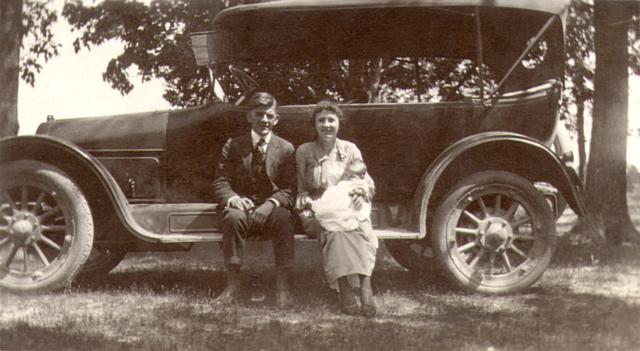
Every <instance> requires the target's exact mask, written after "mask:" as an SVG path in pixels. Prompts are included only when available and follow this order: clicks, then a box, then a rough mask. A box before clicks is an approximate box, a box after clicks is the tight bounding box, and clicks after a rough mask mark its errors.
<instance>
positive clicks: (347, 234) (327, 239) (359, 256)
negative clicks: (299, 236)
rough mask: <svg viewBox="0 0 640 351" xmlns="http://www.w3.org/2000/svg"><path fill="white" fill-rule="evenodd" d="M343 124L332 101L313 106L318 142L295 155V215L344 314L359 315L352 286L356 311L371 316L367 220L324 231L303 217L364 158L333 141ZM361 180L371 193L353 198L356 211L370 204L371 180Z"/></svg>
mask: <svg viewBox="0 0 640 351" xmlns="http://www.w3.org/2000/svg"><path fill="white" fill-rule="evenodd" d="M341 120H344V117H343V113H342V110H341V109H340V108H339V107H338V105H336V104H335V103H334V102H331V101H326V100H325V101H321V102H319V103H318V104H317V105H316V106H315V108H314V110H313V113H312V115H311V121H312V123H313V126H314V129H315V131H316V135H317V136H316V140H315V141H312V142H309V143H306V144H303V145H301V146H300V147H299V148H298V150H296V170H297V174H298V197H297V199H296V210H298V212H299V213H300V214H301V215H300V218H301V220H302V223H303V226H304V229H305V232H306V233H307V234H308V235H310V236H317V237H319V240H320V243H321V246H322V258H323V265H324V273H325V277H326V279H327V282H328V283H329V284H330V285H331V286H332V287H335V286H336V282H337V287H338V290H339V292H340V301H341V303H342V310H343V312H345V313H347V314H351V315H354V314H357V313H358V312H359V310H358V304H357V300H356V295H355V294H354V291H353V286H355V285H357V284H359V285H360V292H361V295H360V303H361V310H360V312H361V313H362V314H363V315H365V316H367V317H372V316H374V315H375V313H376V308H375V304H374V301H373V291H372V290H371V273H372V272H373V267H374V265H375V261H376V250H377V239H376V238H375V235H371V222H370V219H366V223H363V224H362V225H361V226H360V227H359V228H357V229H355V230H351V231H328V230H326V229H324V228H322V227H321V226H320V224H319V223H318V222H317V221H316V220H315V219H314V218H313V216H312V215H311V216H310V215H309V214H308V212H307V211H308V209H309V208H310V204H311V203H312V202H313V201H314V200H316V199H318V198H319V197H320V196H321V195H322V193H323V192H324V191H325V190H326V189H327V188H328V187H330V186H333V185H335V184H336V183H338V181H340V179H341V178H342V176H343V174H344V172H345V168H346V167H347V165H349V164H350V163H351V162H352V161H353V160H362V154H361V153H360V150H358V148H357V147H356V146H355V144H353V143H351V142H348V141H345V140H341V139H339V138H338V137H337V135H338V130H339V129H340V123H341ZM365 180H366V182H367V184H368V185H369V189H368V190H369V191H368V192H366V194H354V195H353V197H352V202H353V207H354V208H355V209H359V208H361V207H362V206H363V204H365V202H370V201H371V197H372V196H373V193H374V190H375V189H374V184H373V180H372V179H371V177H369V175H368V174H367V175H366V176H365ZM305 209H306V211H303V210H305Z"/></svg>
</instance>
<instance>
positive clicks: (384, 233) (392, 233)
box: [159, 228, 420, 243]
mask: <svg viewBox="0 0 640 351" xmlns="http://www.w3.org/2000/svg"><path fill="white" fill-rule="evenodd" d="M373 233H374V234H376V235H377V236H378V239H380V240H398V239H400V240H402V239H404V240H413V239H418V238H419V237H420V233H418V232H411V231H408V230H405V229H401V228H384V229H374V230H373ZM159 236H160V242H162V243H203V242H222V233H221V232H219V231H217V232H210V233H192V234H163V235H159ZM295 240H296V241H315V240H316V239H315V238H312V237H309V236H307V235H305V234H296V235H295Z"/></svg>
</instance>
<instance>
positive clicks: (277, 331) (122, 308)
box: [0, 198, 640, 350]
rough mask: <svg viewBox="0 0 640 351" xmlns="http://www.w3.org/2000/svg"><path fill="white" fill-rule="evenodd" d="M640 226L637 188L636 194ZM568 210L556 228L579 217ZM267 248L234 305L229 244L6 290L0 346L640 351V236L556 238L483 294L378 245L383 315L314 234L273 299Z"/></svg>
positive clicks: (132, 259)
mask: <svg viewBox="0 0 640 351" xmlns="http://www.w3.org/2000/svg"><path fill="white" fill-rule="evenodd" d="M631 201H632V202H631V203H630V209H631V211H632V218H633V219H634V222H635V223H636V224H639V221H638V220H639V218H638V216H639V215H640V207H639V206H638V203H639V202H640V199H638V198H632V199H631ZM574 220H575V218H574V217H571V216H565V217H563V218H562V219H561V221H560V222H559V224H558V229H559V232H565V231H566V230H567V229H568V228H570V226H571V224H572V222H573V221H574ZM269 248H270V246H269V245H268V244H266V243H254V244H252V246H251V247H250V248H249V249H250V250H249V251H250V252H249V253H248V256H249V257H251V260H250V261H249V262H248V265H247V269H246V270H245V274H244V276H243V282H242V284H243V296H242V298H241V301H240V303H239V304H238V305H235V306H230V307H224V308H219V307H215V306H213V305H212V301H213V299H214V297H215V296H216V294H218V293H219V292H220V291H221V290H222V289H223V287H224V272H223V269H222V261H221V256H222V255H221V251H220V249H219V248H218V247H217V245H198V246H194V248H193V249H192V250H191V251H190V252H187V253H154V254H129V255H128V256H127V258H126V259H125V260H124V261H123V262H122V263H121V264H120V265H119V266H118V267H117V268H116V269H115V270H114V271H113V272H112V273H111V274H109V275H106V276H103V277H100V278H99V279H96V280H93V281H83V282H78V283H77V284H75V285H74V286H73V287H71V288H69V289H67V290H65V291H63V292H58V293H48V294H41V295H25V296H18V295H10V294H0V350H129V349H135V350H247V349H250V350H281V349H291V350H306V349H309V350H377V349H385V350H387V349H394V350H417V349H435V350H439V349H443V350H634V349H635V350H637V349H640V335H639V334H638V330H640V247H638V246H620V247H605V248H603V249H601V251H598V252H593V251H592V249H591V248H589V247H585V246H580V245H574V244H572V243H571V242H569V241H568V240H560V245H559V248H558V251H557V254H556V259H555V261H554V263H553V264H552V266H551V267H550V268H549V269H548V270H547V272H546V273H545V274H544V275H543V277H542V278H541V280H540V281H539V282H538V283H536V284H535V285H534V286H533V287H531V288H530V289H529V290H527V291H526V292H525V293H523V294H518V295H506V296H497V297H496V296H483V295H478V294H468V293H464V292H461V291H459V290H456V289H453V288H452V287H450V286H449V285H448V284H446V283H444V282H442V281H440V280H439V279H438V278H434V277H421V276H416V275H414V274H412V273H410V272H408V271H405V270H404V269H402V268H401V267H400V266H398V265H397V264H396V263H395V262H394V261H393V259H392V258H390V256H389V255H388V254H387V253H386V250H384V249H381V250H380V252H379V255H378V263H377V266H376V271H375V273H374V277H373V285H374V290H375V294H376V302H377V305H378V310H379V315H378V316H377V317H376V318H374V319H370V320H368V319H364V318H360V317H350V316H345V315H342V314H341V313H340V311H339V307H338V305H337V301H336V297H335V295H334V294H333V292H332V291H330V290H328V288H326V287H325V286H324V284H323V283H322V278H321V273H320V257H319V253H318V251H317V247H316V246H315V244H314V243H303V244H300V245H298V246H297V247H296V250H297V253H296V255H297V263H298V266H297V267H296V270H295V271H294V290H295V292H294V296H295V301H296V303H295V306H294V308H293V309H291V310H288V311H280V310H278V309H277V308H276V307H275V306H274V303H273V294H272V291H273V286H272V284H273V283H272V282H273V272H272V269H271V267H272V264H271V258H270V256H269V255H268V254H267V253H268V252H269V251H270V250H269Z"/></svg>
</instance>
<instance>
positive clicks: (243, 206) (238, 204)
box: [229, 197, 255, 211]
mask: <svg viewBox="0 0 640 351" xmlns="http://www.w3.org/2000/svg"><path fill="white" fill-rule="evenodd" d="M229 207H231V208H236V209H238V210H242V211H249V210H251V209H252V208H254V207H255V205H254V204H253V201H251V199H249V198H247V197H234V198H232V199H231V200H229Z"/></svg>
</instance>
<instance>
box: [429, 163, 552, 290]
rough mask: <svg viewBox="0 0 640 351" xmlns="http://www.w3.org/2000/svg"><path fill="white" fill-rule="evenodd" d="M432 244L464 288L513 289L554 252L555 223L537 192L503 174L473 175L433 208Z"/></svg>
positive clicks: (533, 275) (532, 275)
mask: <svg viewBox="0 0 640 351" xmlns="http://www.w3.org/2000/svg"><path fill="white" fill-rule="evenodd" d="M431 236H432V242H433V248H434V254H435V257H436V259H437V261H438V264H439V266H440V267H441V269H442V270H443V273H444V274H445V275H446V276H447V277H448V278H449V279H450V280H452V281H453V282H454V283H456V284H458V285H460V286H461V287H462V288H464V289H466V290H469V291H477V292H483V293H490V294H501V293H513V292H518V291H521V290H523V289H526V288H527V287H529V286H530V285H531V284H533V283H535V282H536V281H537V280H538V279H539V278H540V276H541V275H542V273H544V271H545V270H546V268H547V267H548V266H549V263H550V262H551V258H552V256H553V253H554V251H555V244H556V232H555V221H554V216H553V214H552V213H551V210H550V208H549V206H548V204H547V202H546V201H545V198H544V197H543V196H542V194H541V193H540V192H539V191H537V190H536V188H535V187H534V186H533V185H532V184H531V183H530V182H529V181H527V180H526V179H524V178H522V177H520V176H517V175H515V174H512V173H508V172H501V171H486V172H479V173H475V174H473V175H471V176H469V177H467V178H465V179H463V180H462V181H461V182H459V183H458V184H457V185H455V186H454V188H453V189H452V190H451V191H450V192H449V194H448V195H447V196H446V197H445V199H444V201H443V202H442V204H441V205H440V206H439V207H438V209H437V210H436V213H435V216H434V220H433V227H432V233H431Z"/></svg>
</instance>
